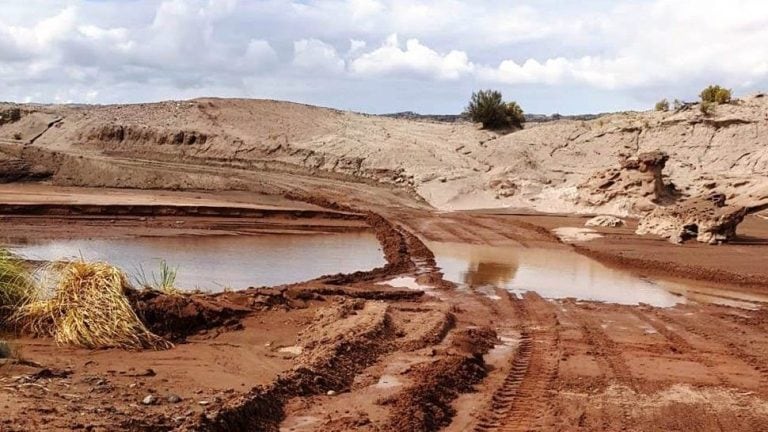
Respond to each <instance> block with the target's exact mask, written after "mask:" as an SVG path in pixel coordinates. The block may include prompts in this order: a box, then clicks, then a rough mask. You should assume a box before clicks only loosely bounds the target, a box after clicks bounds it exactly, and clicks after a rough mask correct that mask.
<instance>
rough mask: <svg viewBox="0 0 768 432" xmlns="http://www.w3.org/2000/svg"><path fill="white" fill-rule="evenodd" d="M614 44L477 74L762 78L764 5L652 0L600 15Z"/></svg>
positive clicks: (767, 40)
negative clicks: (583, 52) (569, 55)
mask: <svg viewBox="0 0 768 432" xmlns="http://www.w3.org/2000/svg"><path fill="white" fill-rule="evenodd" d="M601 32H602V34H601V37H602V38H603V39H604V40H606V41H613V46H610V47H608V48H607V49H603V50H601V51H603V52H596V53H594V54H591V55H585V56H581V57H565V56H557V57H550V58H544V59H537V58H529V59H526V60H520V61H515V60H512V59H507V60H503V61H501V62H500V63H499V64H498V66H495V67H482V68H480V69H479V74H478V75H479V77H480V78H481V79H482V80H485V81H490V82H499V83H505V84H529V85H536V84H544V85H553V84H557V85H560V84H584V85H588V86H592V87H596V88H602V89H633V88H643V87H652V86H674V85H675V84H676V83H681V82H685V81H689V82H690V81H695V82H697V83H700V82H704V81H707V80H709V81H723V82H724V83H725V84H727V85H731V86H747V85H749V84H750V83H753V82H754V81H755V80H762V81H763V82H764V83H765V81H766V80H768V61H767V60H766V59H768V4H766V3H765V2H757V1H751V0H743V1H735V2H729V3H727V4H726V3H722V2H714V1H708V0H705V1H695V2H694V1H691V0H682V1H669V0H657V1H655V2H653V4H651V5H650V6H649V5H647V4H644V5H630V6H625V7H620V8H617V9H615V10H613V11H611V12H609V13H608V14H607V15H605V16H603V17H602V24H601Z"/></svg>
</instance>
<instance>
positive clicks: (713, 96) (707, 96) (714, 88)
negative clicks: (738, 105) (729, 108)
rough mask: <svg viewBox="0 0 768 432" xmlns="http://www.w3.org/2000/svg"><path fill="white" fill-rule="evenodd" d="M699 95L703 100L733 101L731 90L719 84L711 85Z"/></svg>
mask: <svg viewBox="0 0 768 432" xmlns="http://www.w3.org/2000/svg"><path fill="white" fill-rule="evenodd" d="M699 97H701V102H709V103H716V104H727V103H731V90H730V89H727V88H724V87H720V86H719V85H711V86H709V87H707V88H705V89H704V90H702V91H701V93H700V94H699Z"/></svg>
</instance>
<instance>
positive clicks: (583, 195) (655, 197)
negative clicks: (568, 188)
mask: <svg viewBox="0 0 768 432" xmlns="http://www.w3.org/2000/svg"><path fill="white" fill-rule="evenodd" d="M668 160H669V156H668V155H667V154H666V153H664V152H661V151H652V152H647V153H641V154H639V155H637V156H636V157H634V158H627V159H625V160H623V161H622V162H621V165H620V166H619V167H618V168H609V169H607V170H605V171H600V172H597V173H596V174H594V175H592V176H591V177H589V178H588V179H587V180H586V181H585V182H583V183H582V184H581V185H579V187H578V190H579V197H578V199H579V201H581V203H583V204H586V205H590V206H597V207H599V206H603V205H605V204H608V203H610V202H612V201H614V200H620V199H624V200H625V201H627V203H628V204H627V205H628V206H631V207H633V208H632V209H630V210H632V211H640V212H642V211H649V210H651V209H653V208H654V207H655V204H658V203H662V202H665V201H667V200H669V199H671V198H672V197H673V196H674V190H675V189H674V185H672V184H665V183H664V179H663V176H662V170H663V169H664V166H665V164H666V163H667V161H668Z"/></svg>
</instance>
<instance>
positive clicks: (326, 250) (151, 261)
mask: <svg viewBox="0 0 768 432" xmlns="http://www.w3.org/2000/svg"><path fill="white" fill-rule="evenodd" d="M10 249H11V250H13V251H14V252H16V253H18V254H20V255H22V256H23V257H25V258H27V259H33V260H45V261H51V260H57V259H66V258H76V257H81V256H82V257H83V258H85V259H87V260H98V261H107V262H109V263H112V264H114V265H116V266H118V267H120V268H122V269H123V270H124V271H125V272H126V273H128V274H129V275H138V274H139V273H140V272H141V270H140V269H143V271H144V273H145V274H146V275H147V276H149V277H150V279H151V272H155V273H159V266H160V262H161V260H165V261H166V262H167V263H168V265H169V266H171V267H178V276H177V279H176V285H177V286H178V287H179V288H182V289H189V290H192V289H202V290H207V291H221V290H223V289H224V288H233V289H243V288H247V287H249V286H270V285H280V284H286V283H293V282H301V281H305V280H309V279H313V278H316V277H318V276H322V275H326V274H336V273H340V272H343V273H350V272H355V271H358V270H369V269H372V268H374V267H379V266H382V265H384V264H385V262H384V256H383V254H382V251H381V248H380V247H379V243H378V242H377V241H376V237H374V236H373V235H371V234H366V233H354V234H312V235H284V234H283V235H259V236H194V237H138V238H125V239H92V240H91V239H76V240H50V241H42V242H36V243H33V244H25V245H12V246H11V247H10Z"/></svg>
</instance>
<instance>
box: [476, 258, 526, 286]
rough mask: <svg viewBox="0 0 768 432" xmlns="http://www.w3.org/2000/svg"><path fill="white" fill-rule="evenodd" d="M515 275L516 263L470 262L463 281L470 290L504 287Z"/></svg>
mask: <svg viewBox="0 0 768 432" xmlns="http://www.w3.org/2000/svg"><path fill="white" fill-rule="evenodd" d="M516 273H517V263H497V262H470V263H469V267H468V269H467V271H466V272H464V275H463V281H464V283H465V284H466V285H467V286H468V287H470V288H478V287H482V286H486V285H494V286H504V285H506V284H507V283H508V282H510V281H511V280H512V279H514V278H515V274H516Z"/></svg>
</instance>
